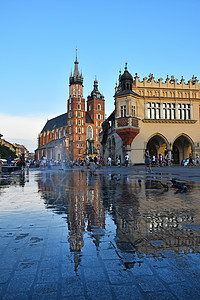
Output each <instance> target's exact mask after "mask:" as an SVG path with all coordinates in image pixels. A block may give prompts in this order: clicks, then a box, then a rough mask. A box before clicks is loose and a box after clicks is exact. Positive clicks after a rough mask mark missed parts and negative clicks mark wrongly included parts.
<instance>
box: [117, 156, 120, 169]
mask: <svg viewBox="0 0 200 300" xmlns="http://www.w3.org/2000/svg"><path fill="white" fill-rule="evenodd" d="M117 166H118V167H119V168H120V167H121V161H120V158H118V160H117Z"/></svg>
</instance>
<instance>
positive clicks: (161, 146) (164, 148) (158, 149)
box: [146, 132, 170, 157]
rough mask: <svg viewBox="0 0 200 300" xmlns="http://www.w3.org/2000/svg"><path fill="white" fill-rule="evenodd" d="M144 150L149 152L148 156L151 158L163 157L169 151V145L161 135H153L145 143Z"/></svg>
mask: <svg viewBox="0 0 200 300" xmlns="http://www.w3.org/2000/svg"><path fill="white" fill-rule="evenodd" d="M146 148H147V149H148V150H149V154H150V156H151V157H152V156H153V155H155V157H158V156H159V154H162V155H163V156H165V155H166V154H167V152H168V150H169V149H170V144H169V142H168V140H167V138H166V137H165V136H164V135H162V134H161V133H158V132H157V133H154V134H153V135H151V136H150V137H149V139H148V140H147V143H146Z"/></svg>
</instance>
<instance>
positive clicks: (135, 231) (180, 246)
mask: <svg viewBox="0 0 200 300" xmlns="http://www.w3.org/2000/svg"><path fill="white" fill-rule="evenodd" d="M172 179H174V180H176V184H175V185H174V184H172V182H171V180H172ZM199 179H200V168H199V167H196V168H183V167H172V168H170V167H169V168H168V167H167V168H157V167H156V168H153V173H152V174H146V173H145V172H144V167H143V166H138V167H130V168H124V167H122V168H118V167H112V168H107V167H104V168H103V169H100V170H97V172H96V174H95V175H94V176H91V175H90V172H89V171H88V170H87V169H86V168H75V169H72V170H45V171H39V170H30V172H29V173H28V174H27V173H26V172H25V173H20V172H19V173H17V172H16V173H12V174H10V175H6V174H2V175H0V207H1V210H0V257H1V258H0V299H159V300H160V299H199V298H200V254H199V252H200V243H199V241H200V196H199V191H200V182H199ZM184 186H186V188H183V187H184Z"/></svg>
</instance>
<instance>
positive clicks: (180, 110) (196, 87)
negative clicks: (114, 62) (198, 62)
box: [100, 64, 200, 164]
mask: <svg viewBox="0 0 200 300" xmlns="http://www.w3.org/2000/svg"><path fill="white" fill-rule="evenodd" d="M114 99H115V108H114V111H113V112H112V114H111V115H110V116H109V117H108V118H107V119H106V120H105V121H104V123H103V131H102V132H101V134H100V145H101V154H102V156H104V159H107V158H108V157H109V156H111V158H112V161H113V162H116V160H117V159H118V158H120V159H121V162H122V163H123V162H124V157H125V155H126V154H127V153H128V154H129V157H130V163H132V164H134V163H144V152H145V149H149V151H150V156H151V157H152V156H153V155H155V156H156V157H158V156H159V154H161V155H163V156H165V155H166V154H168V157H169V159H173V161H174V163H177V164H179V163H181V161H182V160H183V159H186V158H188V156H189V154H190V153H192V155H193V158H194V159H195V157H196V155H197V154H199V152H200V84H199V83H198V80H197V78H196V77H194V76H193V77H192V79H190V80H189V81H188V82H185V80H184V79H183V77H182V78H181V80H180V82H178V80H177V79H176V78H174V76H171V78H169V77H168V76H167V78H166V80H165V81H163V79H162V78H159V79H158V80H157V81H156V80H155V79H154V77H153V74H149V76H148V78H147V77H145V78H143V80H142V81H140V80H139V77H138V76H137V73H136V74H135V77H134V78H133V77H132V75H131V74H130V73H129V72H128V69H127V64H126V66H125V70H124V73H123V74H121V72H120V75H119V83H116V88H115V95H114Z"/></svg>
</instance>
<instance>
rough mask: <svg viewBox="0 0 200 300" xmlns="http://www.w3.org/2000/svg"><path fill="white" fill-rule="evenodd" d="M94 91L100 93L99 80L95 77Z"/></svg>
mask: <svg viewBox="0 0 200 300" xmlns="http://www.w3.org/2000/svg"><path fill="white" fill-rule="evenodd" d="M94 90H95V91H98V80H97V77H96V76H95V80H94Z"/></svg>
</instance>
